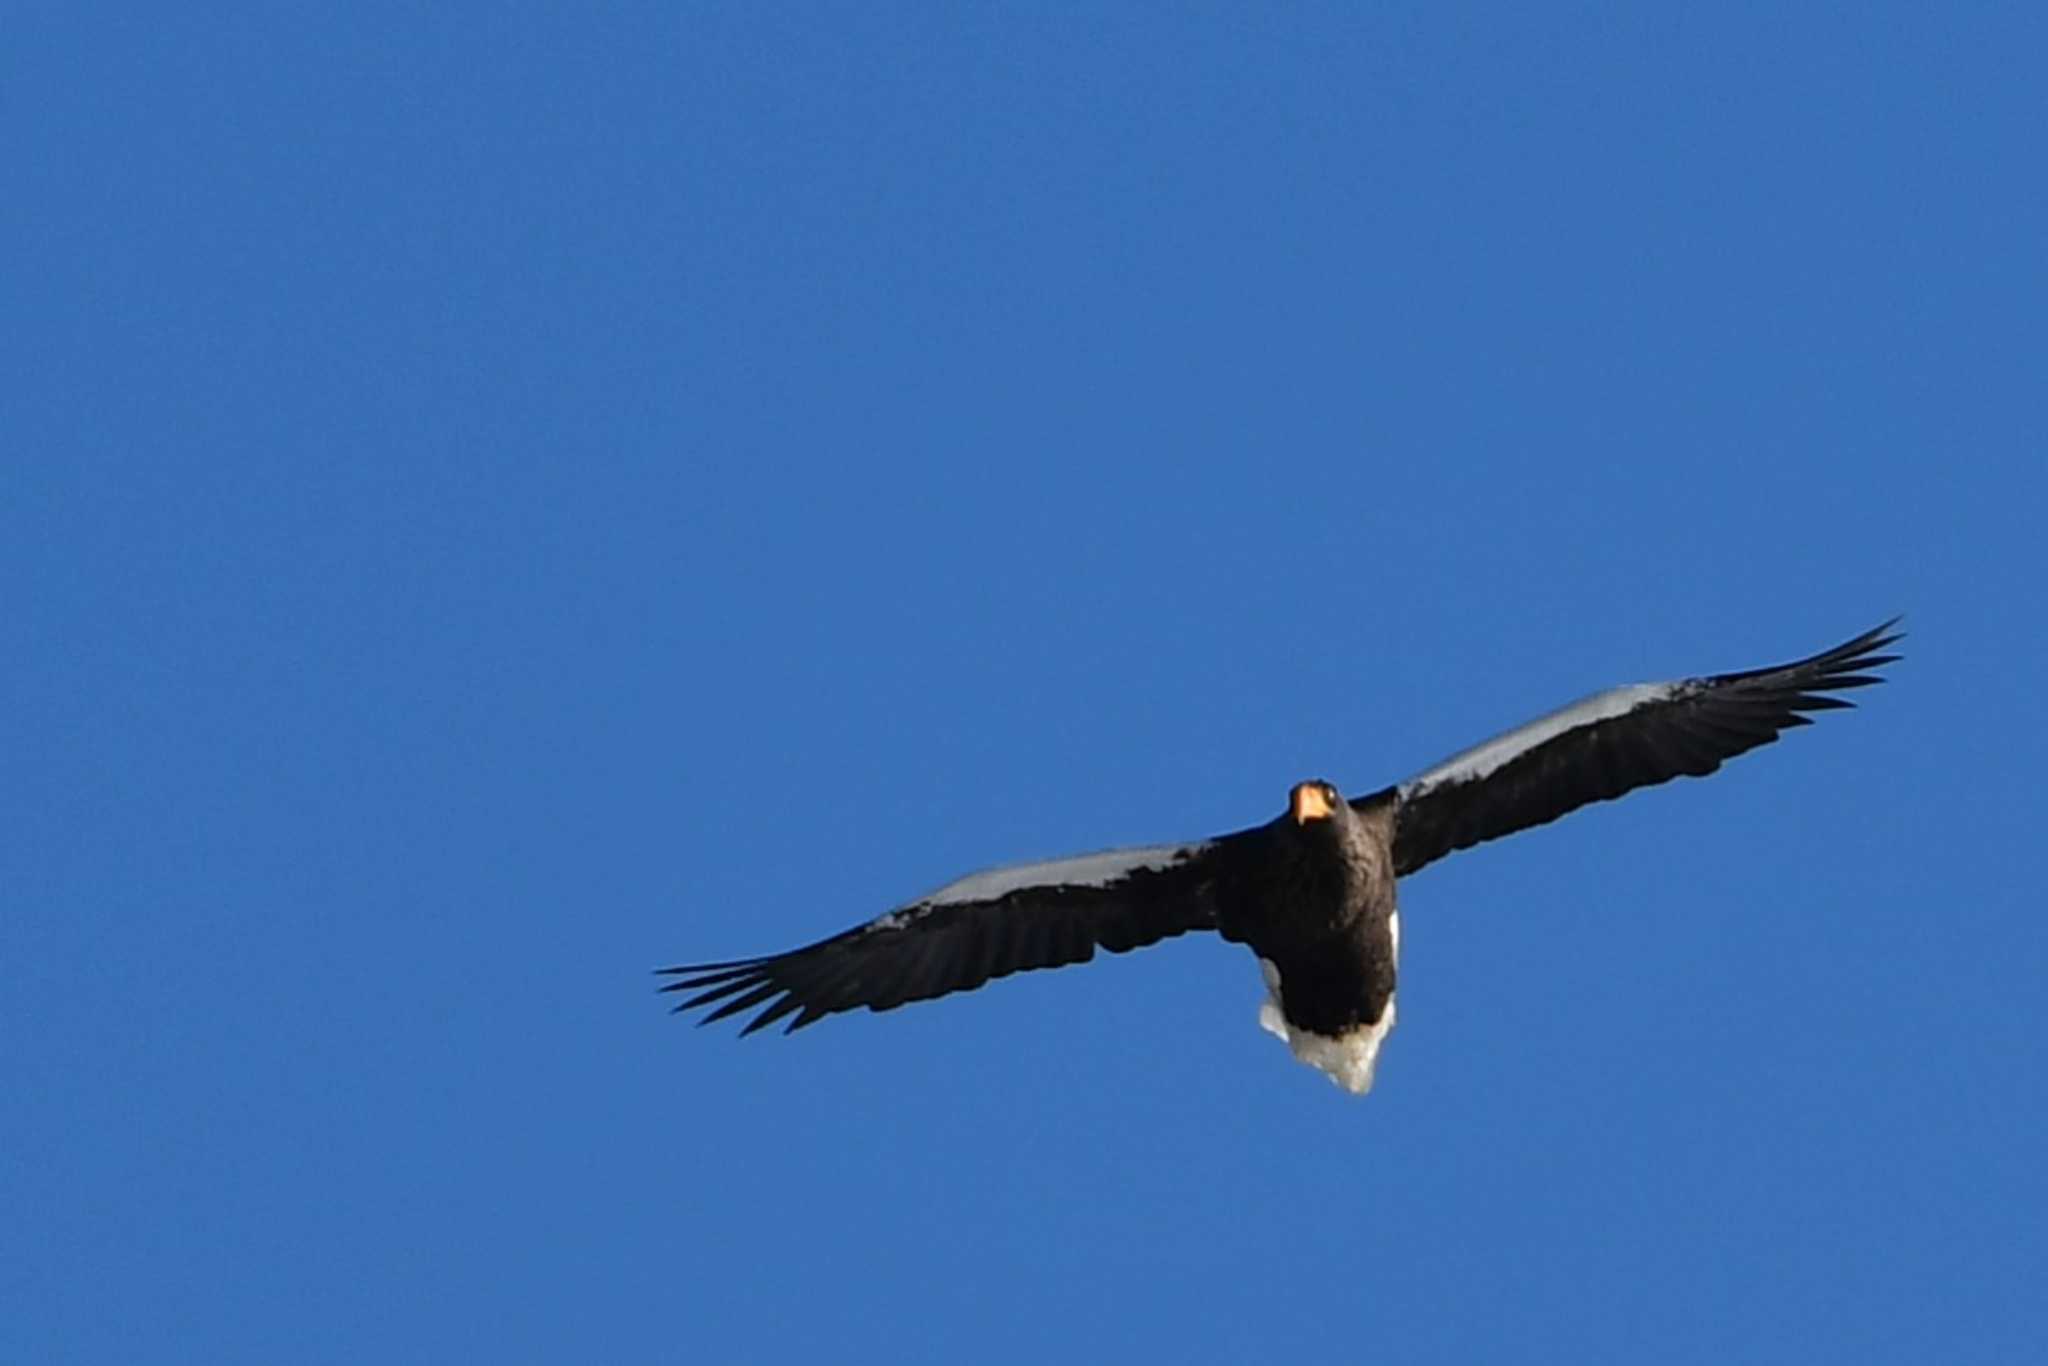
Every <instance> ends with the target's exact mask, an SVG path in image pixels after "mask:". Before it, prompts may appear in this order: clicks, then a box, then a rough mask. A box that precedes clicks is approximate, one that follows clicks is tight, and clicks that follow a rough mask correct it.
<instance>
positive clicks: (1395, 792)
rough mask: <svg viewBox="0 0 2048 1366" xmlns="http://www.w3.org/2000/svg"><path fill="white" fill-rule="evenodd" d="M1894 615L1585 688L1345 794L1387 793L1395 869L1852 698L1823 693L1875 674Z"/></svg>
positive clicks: (1699, 768)
mask: <svg viewBox="0 0 2048 1366" xmlns="http://www.w3.org/2000/svg"><path fill="white" fill-rule="evenodd" d="M1897 624H1898V618H1896V617H1894V618H1893V619H1892V620H1891V621H1888V622H1886V623H1884V625H1882V626H1879V627H1877V628H1876V629H1874V630H1870V631H1865V632H1864V633H1863V634H1862V635H1860V636H1857V637H1856V638H1855V639H1854V640H1851V641H1847V642H1845V643H1843V644H1841V645H1838V646H1836V647H1835V648H1834V649H1832V650H1828V651H1825V652H1824V653H1821V654H1817V655H1814V656H1812V657H1811V658H1809V659H1802V660H1799V661H1798V662H1797V663H1793V664H1780V665H1776V666H1774V667H1772V668H1768V669H1752V670H1749V671H1748V672H1746V673H1732V674H1716V675H1713V676H1712V677H1708V678H1688V679H1682V680H1680V681H1678V682H1673V683H1639V684H1636V685H1634V686H1632V687H1625V688H1614V689H1610V690H1609V691H1607V692H1603V693H1596V694H1595V695H1593V696H1592V697H1588V698H1586V699H1584V700H1583V701H1579V702H1574V703H1573V704H1572V705H1571V706H1568V707H1565V708H1563V709H1561V710H1559V711H1554V712H1552V713H1550V714H1549V715H1548V716H1542V717H1538V718H1537V719H1536V720H1534V721H1531V722H1530V723H1529V724H1528V725H1526V726H1522V727H1520V728H1519V729H1516V730H1511V731H1509V732H1508V733H1507V734H1505V735H1501V736H1497V737H1495V738H1494V739H1491V740H1488V741H1487V742H1486V743H1484V744H1482V745H1478V746H1475V747H1474V748H1472V749H1468V750H1466V751H1465V752H1464V753H1462V754H1457V755H1454V756H1452V757H1451V758H1449V759H1446V760H1444V761H1443V762H1442V763H1440V764H1438V765H1437V766H1436V767H1435V768H1432V769H1430V770H1429V771H1428V772H1426V773H1421V774H1418V775H1416V776H1415V777H1413V778H1410V779H1409V780H1408V781H1407V782H1405V783H1402V784H1400V785H1399V786H1398V787H1395V788H1391V789H1389V790H1387V791H1383V792H1376V793H1374V794H1373V795H1372V796H1370V797H1365V798H1361V799H1360V800H1359V801H1358V802H1356V803H1354V805H1365V804H1368V803H1371V802H1376V801H1385V800H1387V799H1388V798H1389V797H1392V798H1393V799H1394V800H1395V802H1396V803H1397V807H1396V811H1395V816H1394V871H1395V872H1396V873H1397V874H1400V875H1406V874H1408V873H1412V872H1414V871H1415V870H1416V869H1418V868H1421V867H1424V866H1425V865H1427V864H1429V863H1432V862H1434V861H1435V860H1437V859H1440V858H1442V857H1443V856H1444V855H1445V854H1448V853H1451V852H1453V851H1455V850H1458V849H1465V848H1469V847H1470V846H1472V845H1474V844H1478V843H1479V842H1480V841H1482V840H1490V839H1498V838H1500V837H1501V836H1502V835H1511V834H1513V833H1514V832H1515V831H1517V830H1526V829H1528V828H1529V827H1530V826H1532V825H1542V824H1543V823H1544V822H1546V821H1554V820H1556V819H1557V818H1558V817H1559V816H1562V815H1564V814H1565V813H1566V812H1568V811H1572V810H1576V809H1577V808H1579V807H1581V806H1584V805H1586V803H1588V802H1598V801H1606V800H1608V799H1609V798H1612V797H1619V796H1620V795H1621V794H1622V793H1624V792H1629V791H1632V790H1634V789H1635V788H1638V787H1648V786H1651V785H1652V784H1654V783H1661V782H1666V781H1668V780H1670V779H1672V778H1676V777H1679V776H1681V775H1691V776H1694V777H1698V776H1701V775H1704V774H1708V773H1712V772H1713V771H1714V770H1715V769H1717V768H1719V767H1720V766H1721V763H1722V761H1723V760H1726V759H1732V758H1734V757H1735V756H1736V755H1738V754H1742V753H1745V752H1747V751H1749V750H1752V749H1755V748H1756V747H1757V746H1759V745H1767V744H1769V743H1770V742H1771V741H1773V740H1775V739H1777V738H1778V735H1779V733H1780V732H1782V731H1784V730H1787V729H1789V728H1790V727H1793V726H1803V725H1807V724H1808V723H1809V721H1808V717H1807V716H1806V715H1805V713H1807V712H1815V711H1826V710H1828V709H1831V708H1835V707H1848V706H1853V705H1854V704H1853V703H1851V702H1849V701H1847V700H1846V699H1843V698H1840V697H1835V696H1832V694H1834V693H1837V692H1840V691H1842V690H1843V689H1846V688H1861V687H1866V686H1868V685H1869V684H1872V683H1881V682H1883V681H1884V680H1883V679H1881V678H1879V677H1877V676H1876V675H1874V674H1871V673H1867V672H1865V670H1870V669H1876V668H1878V667H1879V666H1881V665H1885V664H1890V663H1891V662H1893V661H1894V660H1896V659H1897V658H1899V656H1897V655H1890V654H1884V653H1881V652H1882V651H1883V650H1884V648H1885V647H1886V646H1887V645H1890V644H1891V643H1892V642H1894V641H1896V640H1898V639H1899V638H1900V635H1901V634H1902V633H1900V632H1896V631H1894V630H1893V629H1892V628H1893V627H1894V626H1896V625H1897Z"/></svg>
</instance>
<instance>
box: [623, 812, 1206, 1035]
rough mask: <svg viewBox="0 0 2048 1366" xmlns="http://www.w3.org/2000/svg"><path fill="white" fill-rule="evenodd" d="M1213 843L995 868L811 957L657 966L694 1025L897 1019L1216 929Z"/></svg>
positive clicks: (813, 948) (837, 939)
mask: <svg viewBox="0 0 2048 1366" xmlns="http://www.w3.org/2000/svg"><path fill="white" fill-rule="evenodd" d="M1218 843H1219V842H1217V841H1211V842H1207V843H1201V844H1158V845H1150V846H1147V847H1145V848H1139V849H1113V850H1110V851H1109V852H1107V853H1102V854H1088V855H1084V856H1082V857H1080V858H1070V859H1059V860H1055V861H1053V862H1050V863H1025V864H1017V865H1014V866H1011V867H1005V868H991V869H988V870H986V871H984V872H979V873H975V874H973V875H971V876H969V877H964V878H961V879H960V880H959V881H958V882H953V883H949V884H947V885H946V886H944V887H941V888H940V889H939V890H938V891H936V892H933V893H932V894H931V895H929V896H926V897H921V898H919V899H918V900H916V901H913V902H911V903H910V904H909V905H907V906H902V907H899V908H897V909H896V910H893V911H890V912H889V913H888V914H887V915H884V916H879V917H877V918H876V919H874V920H870V921H869V922H868V923H867V924H865V925H857V926H855V927H854V928H852V929H850V930H847V931H846V932H844V933H843V934H836V935H834V936H832V937H831V938H830V939H822V940H820V941H818V942H817V943H815V944H812V945H810V946H809V947H807V948H801V949H793V950H791V951H790V952H788V953H778V954H771V955H769V956H767V957H764V958H741V959H735V960H734V961H732V962H729V963H700V964H697V965H695V966H690V967H675V968H663V969H661V971H662V973H663V974H665V975H667V976H670V977H673V978H675V980H674V981H672V982H670V983H668V985H666V986H664V987H662V988H661V989H662V990H663V991H683V992H691V993H694V994H692V995H691V996H689V997H688V998H687V999H686V1000H684V1001H683V1002H682V1004H680V1005H678V1006H677V1007H676V1009H677V1010H678V1011H685V1010H695V1009H697V1008H699V1007H702V1006H712V1005H715V1006H716V1007H717V1008H716V1009H714V1010H712V1011H710V1012H709V1013H708V1014H706V1015H705V1016H704V1018H703V1019H702V1020H701V1021H699V1023H701V1024H709V1023H710V1022H711V1021H713V1020H718V1019H723V1018H725V1017H726V1016H728V1015H736V1014H738V1013H740V1012H742V1011H746V1010H752V1009H754V1008H755V1007H756V1006H759V1007H761V1008H762V1009H761V1011H760V1013H759V1014H757V1015H755V1016H754V1018H753V1019H751V1020H749V1021H748V1022H747V1026H746V1028H745V1029H743V1030H741V1031H740V1032H741V1033H743V1034H751V1033H753V1032H754V1031H755V1030H757V1029H760V1028H762V1027H764V1026H766V1025H770V1024H773V1023H774V1022H775V1021H777V1020H780V1019H782V1018H783V1017H784V1016H787V1015H791V1014H792V1013H793V1014H794V1015H795V1018H794V1019H792V1020H790V1022H789V1024H788V1026H787V1027H786V1028H785V1030H784V1032H785V1033H787V1032H790V1031H792V1030H797V1029H801V1028H802V1027H803V1026H805V1025H807V1024H812V1023H814V1022H816V1021H817V1020H819V1019H821V1018H823V1017H824V1016H826V1015H830V1014H832V1013H833V1012H834V1011H839V1010H852V1009H854V1008H855V1007H857V1006H866V1007H867V1008H868V1009H869V1010H893V1009H895V1008H896V1007H897V1006H900V1005H904V1004H907V1003H908V1002H911V1001H924V1000H929V999H930V998H932V997H934V996H944V995H946V994H947V993H948V992H954V991H972V990H973V989H974V988H976V987H978V986H980V985H981V984H982V983H983V982H986V981H988V980H989V979H990V978H991V977H1003V976H1006V975H1008V974H1010V973H1013V972H1023V971H1027V970H1028V969H1031V968H1054V967H1060V966H1062V965H1063V964H1067V963H1085V962H1086V961H1088V960H1089V959H1090V958H1093V957H1094V956H1095V950H1096V949H1097V948H1104V949H1107V950H1109V951H1110V952H1111V953H1123V952H1124V951H1126V950H1128V949H1135V948H1139V947H1142V946H1143V945H1146V944H1152V943H1157V942H1158V941H1159V940H1161V939H1165V938H1167V937H1168V936H1169V935H1176V934H1184V933H1186V932H1187V931H1189V930H1201V929H1212V928H1214V926H1215V911H1214V907H1213V904H1212V901H1211V895H1210V886H1211V884H1212V882H1213V881H1214V870H1213V868H1212V866H1211V856H1212V852H1213V851H1214V850H1215V849H1216V847H1217V844H1218Z"/></svg>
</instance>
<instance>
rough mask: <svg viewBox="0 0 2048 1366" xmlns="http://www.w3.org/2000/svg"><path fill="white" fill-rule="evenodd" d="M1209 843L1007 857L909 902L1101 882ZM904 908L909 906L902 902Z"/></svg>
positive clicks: (939, 902)
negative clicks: (1033, 858) (1036, 859)
mask: <svg viewBox="0 0 2048 1366" xmlns="http://www.w3.org/2000/svg"><path fill="white" fill-rule="evenodd" d="M1208 847H1209V846H1208V845H1207V844H1206V843H1204V844H1148V845H1144V846H1142V847H1140V848H1133V849H1109V850H1105V851H1104V852H1102V853H1099V854H1082V855H1080V856H1079V857H1077V858H1063V859H1052V860H1049V861H1047V862H1044V863H1012V864H1006V865H1005V866H1003V867H1001V868H984V869H983V870H982V871H981V872H978V873H969V874H968V875H967V876H966V877H963V878H961V879H960V880H959V881H957V882H949V883H947V884H946V885H945V886H943V887H941V888H939V890H937V891H936V892H933V893H931V894H930V895H928V896H921V897H919V898H918V899H917V900H916V901H915V902H913V903H912V907H917V906H951V905H956V904H958V903H960V902H963V901H992V900H994V899H995V898H996V897H999V896H1004V895H1006V894H1008V893H1010V892H1015V891H1021V890H1022V889H1024V888H1026V887H1107V886H1108V885H1109V884H1110V883H1112V882H1117V881H1119V880H1121V879H1123V878H1126V877H1129V876H1130V875H1131V874H1132V873H1137V872H1145V871H1155V872H1156V871H1158V870H1160V869H1164V868H1171V867H1172V866H1173V865H1174V864H1176V863H1182V862H1185V861H1186V860H1187V859H1190V858H1193V857H1194V856H1195V855H1196V854H1199V853H1201V851H1202V850H1204V849H1206V848H1208ZM906 909H909V908H906Z"/></svg>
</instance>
